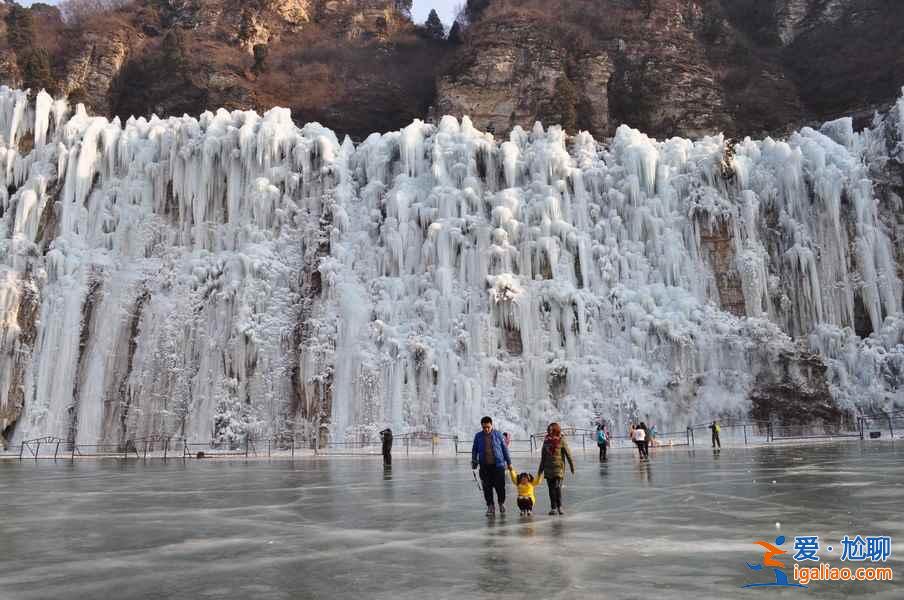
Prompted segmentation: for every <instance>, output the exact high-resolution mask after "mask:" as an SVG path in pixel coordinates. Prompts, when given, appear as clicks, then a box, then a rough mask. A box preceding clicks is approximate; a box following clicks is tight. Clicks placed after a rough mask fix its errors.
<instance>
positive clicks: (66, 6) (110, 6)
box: [59, 0, 134, 25]
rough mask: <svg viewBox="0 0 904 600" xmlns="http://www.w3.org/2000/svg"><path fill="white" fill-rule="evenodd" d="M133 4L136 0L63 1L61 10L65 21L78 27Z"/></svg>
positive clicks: (60, 6)
mask: <svg viewBox="0 0 904 600" xmlns="http://www.w3.org/2000/svg"><path fill="white" fill-rule="evenodd" d="M133 2H134V0H63V1H62V2H60V5H59V8H60V15H61V16H62V17H63V21H65V22H66V23H67V24H69V25H76V24H79V23H84V22H85V21H87V20H90V19H91V18H92V17H96V16H97V15H99V14H101V13H105V12H110V11H113V10H117V9H120V8H123V7H125V6H129V5H130V4H132V3H133Z"/></svg>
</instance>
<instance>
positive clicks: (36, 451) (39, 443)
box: [35, 440, 41, 460]
mask: <svg viewBox="0 0 904 600" xmlns="http://www.w3.org/2000/svg"><path fill="white" fill-rule="evenodd" d="M40 452H41V440H38V447H37V448H35V460H38V454H40Z"/></svg>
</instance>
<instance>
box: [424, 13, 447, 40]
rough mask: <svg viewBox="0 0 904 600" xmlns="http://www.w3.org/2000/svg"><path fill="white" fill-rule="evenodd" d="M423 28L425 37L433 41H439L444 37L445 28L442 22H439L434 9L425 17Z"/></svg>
mask: <svg viewBox="0 0 904 600" xmlns="http://www.w3.org/2000/svg"><path fill="white" fill-rule="evenodd" d="M424 27H425V28H426V29H427V35H428V36H430V37H431V38H433V39H434V40H441V39H444V38H445V37H446V28H445V27H444V26H443V22H442V21H440V20H439V15H438V14H436V9H431V10H430V14H429V15H428V16H427V21H426V22H425V23H424Z"/></svg>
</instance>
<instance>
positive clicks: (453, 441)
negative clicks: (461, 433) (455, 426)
mask: <svg viewBox="0 0 904 600" xmlns="http://www.w3.org/2000/svg"><path fill="white" fill-rule="evenodd" d="M452 443H454V444H455V455H456V456H458V436H457V435H456V436H455V437H454V438H452Z"/></svg>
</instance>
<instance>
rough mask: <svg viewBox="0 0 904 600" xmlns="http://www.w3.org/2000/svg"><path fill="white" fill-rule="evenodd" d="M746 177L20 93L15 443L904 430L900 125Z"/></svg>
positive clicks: (284, 118)
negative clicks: (858, 427) (891, 426)
mask: <svg viewBox="0 0 904 600" xmlns="http://www.w3.org/2000/svg"><path fill="white" fill-rule="evenodd" d="M725 152H726V140H724V139H723V138H722V137H721V136H716V137H708V138H704V139H702V140H698V141H690V140H686V139H679V138H673V139H670V140H666V141H657V140H653V139H650V138H648V137H647V136H645V135H643V134H642V133H640V132H638V131H636V130H633V129H631V128H629V127H627V126H622V127H620V128H619V129H618V131H617V133H616V135H615V137H614V138H613V139H612V140H610V141H608V142H607V143H605V144H602V143H600V142H597V141H595V140H594V139H593V138H591V137H590V136H589V135H588V134H586V133H581V134H579V135H577V136H574V137H568V136H566V135H565V134H564V133H563V131H562V130H561V129H560V128H558V127H550V128H548V129H544V128H543V127H542V126H541V125H540V124H537V125H535V126H534V128H533V130H531V131H524V130H522V129H520V128H515V130H514V131H512V132H511V134H510V135H509V137H508V139H507V140H504V141H501V142H500V141H499V140H496V139H494V137H493V136H492V135H490V134H488V133H484V132H480V131H477V130H476V129H474V127H473V126H472V124H471V122H470V121H469V119H467V118H464V119H462V121H461V122H459V121H458V120H456V119H454V118H452V117H448V116H447V117H444V118H443V119H442V120H441V121H440V122H439V123H438V124H436V125H434V124H428V123H423V122H421V121H415V122H414V123H412V124H411V125H409V126H408V127H406V128H405V129H403V130H401V131H396V132H391V133H386V134H373V135H371V136H370V137H369V138H367V139H366V140H365V141H364V142H363V143H360V144H358V145H355V144H353V143H352V142H351V141H350V140H349V139H346V140H344V141H342V142H340V140H338V139H337V137H336V135H335V134H334V133H333V132H331V131H330V130H328V129H325V128H323V127H321V126H320V125H318V124H316V123H315V124H308V125H305V126H304V127H302V128H298V127H297V126H296V125H295V124H294V123H293V121H292V118H291V115H290V113H289V111H288V110H286V109H281V108H274V109H272V110H270V111H268V112H267V113H266V114H265V115H263V116H259V115H257V114H256V113H254V112H250V111H248V112H243V111H234V112H227V111H225V110H219V111H217V112H216V113H211V112H207V113H204V114H203V115H201V116H200V118H198V119H195V118H191V117H187V116H185V117H181V118H175V117H171V118H167V119H160V118H157V117H152V118H150V119H145V118H138V119H136V118H132V119H129V120H128V121H127V122H125V123H121V122H120V121H119V120H118V119H113V120H112V121H110V120H108V119H105V118H103V117H93V116H90V115H89V114H87V113H86V111H85V110H84V108H83V107H82V106H79V107H77V108H76V109H75V110H73V109H72V107H70V106H68V105H67V103H66V102H65V101H64V100H54V99H52V98H51V97H50V96H48V95H47V94H46V93H44V92H41V93H40V94H37V96H32V97H30V96H29V95H28V94H27V93H25V92H22V91H18V90H11V89H8V88H5V87H4V88H2V89H0V179H2V184H3V185H2V186H0V433H3V434H4V435H5V436H6V437H7V438H9V437H12V438H13V439H18V440H21V439H28V438H30V437H37V436H42V435H54V436H58V437H62V438H68V439H73V440H76V441H78V442H79V443H87V444H93V443H98V442H104V443H122V442H123V441H124V440H127V439H135V438H138V437H142V436H146V435H151V434H166V435H179V436H185V437H188V438H189V439H192V440H207V439H211V438H212V437H214V438H217V437H220V438H224V437H225V438H228V437H229V436H237V435H243V434H244V433H247V432H253V433H256V434H263V435H279V434H282V433H286V432H292V431H294V432H296V433H297V434H298V435H313V432H314V431H316V430H317V429H318V428H322V430H323V431H328V432H329V434H330V435H331V436H332V437H333V438H334V439H341V438H342V437H343V436H346V435H356V434H357V435H363V434H368V433H373V432H375V431H377V430H379V429H381V428H383V427H384V426H386V425H389V426H391V427H393V428H394V429H395V430H397V431H406V430H408V431H411V430H417V429H420V430H423V429H428V430H433V431H443V432H466V431H470V430H472V429H474V427H475V424H476V423H477V422H478V420H479V418H480V416H482V415H483V414H490V415H493V416H494V417H495V419H496V420H497V422H498V423H500V426H501V427H502V428H504V429H506V430H508V431H511V432H513V433H516V434H519V433H520V434H523V433H526V432H530V431H536V430H537V429H538V427H541V426H542V425H543V424H545V423H546V422H547V421H549V420H559V421H562V422H564V423H568V424H574V425H578V426H587V425H589V423H590V422H591V421H592V420H594V419H595V418H597V417H598V416H603V417H605V418H607V419H610V421H614V422H616V423H620V422H623V421H624V420H626V419H628V418H632V417H642V418H646V420H647V421H655V422H656V423H661V424H662V425H661V426H660V429H662V428H665V427H666V426H667V425H672V426H675V427H682V428H683V427H684V426H685V425H686V424H688V423H691V422H699V421H701V420H705V419H710V418H713V417H717V416H719V417H725V416H730V415H746V414H748V413H749V412H750V411H751V410H752V408H754V404H755V403H756V402H760V403H762V402H775V403H781V402H782V401H783V398H782V397H781V395H779V396H777V397H776V395H775V391H774V390H775V389H787V390H792V391H793V390H798V391H800V390H802V393H803V394H804V395H805V396H807V397H815V396H819V395H820V394H823V395H824V396H825V397H826V399H827V400H829V401H831V402H833V403H835V404H836V405H837V407H838V408H839V410H841V411H856V410H857V409H863V408H867V407H869V408H871V409H874V408H887V407H890V406H892V405H893V404H898V405H900V404H902V403H904V401H902V392H901V391H900V390H901V389H902V387H901V386H902V384H904V319H902V285H901V276H900V270H901V268H902V266H904V218H902V217H900V215H901V214H902V204H901V198H900V197H899V194H901V190H902V189H904V186H902V183H901V180H902V177H901V176H902V173H904V99H902V100H901V101H899V102H898V104H897V106H896V107H894V109H893V110H891V111H889V112H888V113H887V114H886V115H878V116H877V117H876V119H875V121H874V124H873V126H872V127H871V128H869V129H865V130H863V131H859V132H855V131H854V129H853V127H852V121H851V120H850V119H840V120H838V121H834V122H831V123H827V124H826V125H824V126H823V127H822V128H821V129H820V130H819V131H816V130H814V129H811V128H804V129H802V130H801V131H799V132H797V133H795V134H793V135H791V136H790V137H789V138H788V139H787V140H773V139H769V138H767V139H765V140H763V141H755V140H751V139H749V138H748V139H745V140H743V141H741V142H739V143H738V144H737V145H736V146H735V148H734V156H733V158H730V164H729V165H727V166H728V167H729V170H730V172H731V173H732V176H731V177H728V178H726V177H724V176H723V166H722V165H721V164H720V163H721V161H722V160H723V157H724V156H726V154H725ZM814 364H815V365H817V368H814V367H813V365H814ZM766 390H772V391H766ZM790 401H791V400H790V399H789V402H790ZM767 408H768V407H767Z"/></svg>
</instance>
